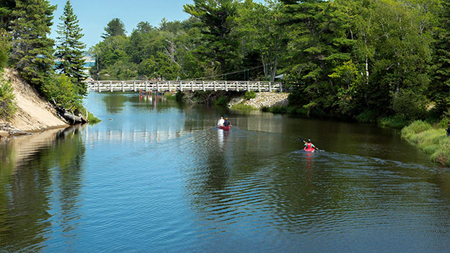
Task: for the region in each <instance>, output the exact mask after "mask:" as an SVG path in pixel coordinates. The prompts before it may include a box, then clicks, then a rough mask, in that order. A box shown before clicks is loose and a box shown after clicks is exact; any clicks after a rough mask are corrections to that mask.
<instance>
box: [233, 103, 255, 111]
mask: <svg viewBox="0 0 450 253" xmlns="http://www.w3.org/2000/svg"><path fill="white" fill-rule="evenodd" d="M231 108H232V109H234V110H240V111H252V110H257V109H256V108H255V107H253V106H251V105H244V104H237V105H233V106H232V107H231Z"/></svg>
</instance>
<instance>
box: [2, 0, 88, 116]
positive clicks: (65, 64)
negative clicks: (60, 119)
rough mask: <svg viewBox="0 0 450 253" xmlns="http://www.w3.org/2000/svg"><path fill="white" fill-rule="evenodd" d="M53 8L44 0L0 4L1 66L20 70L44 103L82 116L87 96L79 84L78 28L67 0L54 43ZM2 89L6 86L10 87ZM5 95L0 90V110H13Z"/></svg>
mask: <svg viewBox="0 0 450 253" xmlns="http://www.w3.org/2000/svg"><path fill="white" fill-rule="evenodd" d="M55 9H56V6H54V5H51V4H50V2H49V1H47V0H44V1H31V0H16V1H9V0H8V1H2V2H0V13H1V18H0V34H1V35H2V36H1V38H0V67H1V69H3V68H4V67H9V68H13V69H16V70H18V72H19V74H20V76H21V77H22V78H23V79H24V80H25V81H26V82H27V83H29V84H30V85H31V86H33V87H34V88H35V89H36V90H37V91H38V92H39V93H40V95H42V96H43V97H45V98H46V99H47V100H48V101H50V102H52V103H53V102H55V103H57V104H58V105H60V106H65V107H67V108H71V110H72V111H73V112H74V113H75V114H78V113H82V114H84V113H85V109H84V107H83V104H82V99H83V96H84V95H86V94H87V87H86V85H85V84H84V83H83V80H84V79H85V78H86V74H84V70H85V69H84V67H83V64H84V60H83V49H84V48H85V45H84V44H83V43H82V42H81V38H82V36H83V35H82V33H81V31H82V29H81V28H80V27H79V26H78V18H77V16H76V15H75V14H74V12H73V8H72V6H71V4H70V1H67V2H66V4H65V7H64V12H63V14H62V16H61V17H60V21H61V23H60V24H59V25H58V28H57V33H58V37H57V43H56V44H55V41H54V40H53V39H51V38H49V34H50V27H51V26H52V24H53V12H54V11H55ZM55 48H56V50H55ZM55 60H56V63H57V64H56V68H55ZM2 87H3V89H6V90H8V89H7V87H8V85H2ZM5 94H6V95H5ZM7 94H9V93H5V92H3V93H2V94H0V100H2V101H7V105H3V106H2V109H3V108H13V99H8V95H7ZM12 113H13V111H11V113H9V115H10V116H11V114H12Z"/></svg>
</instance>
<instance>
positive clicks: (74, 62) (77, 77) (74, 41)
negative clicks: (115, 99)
mask: <svg viewBox="0 0 450 253" xmlns="http://www.w3.org/2000/svg"><path fill="white" fill-rule="evenodd" d="M60 20H61V21H62V22H61V23H60V24H58V30H57V33H58V35H59V36H57V37H56V39H57V45H56V53H55V57H56V58H57V59H58V61H59V63H58V65H57V66H56V70H57V72H58V73H62V74H65V75H66V76H68V77H70V79H71V80H72V82H73V83H74V84H75V85H76V86H77V87H78V93H79V94H80V95H86V94H87V87H86V84H85V83H83V80H84V79H85V78H86V74H85V73H84V70H85V67H84V59H83V49H84V48H86V45H85V44H84V43H83V42H81V41H80V39H81V38H82V37H83V34H82V33H81V31H82V29H81V28H80V27H79V26H78V18H77V16H76V15H75V14H74V13H73V8H72V5H71V4H70V0H68V1H67V2H66V5H65V7H64V13H63V14H62V16H61V17H60Z"/></svg>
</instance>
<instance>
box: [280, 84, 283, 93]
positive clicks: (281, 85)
mask: <svg viewBox="0 0 450 253" xmlns="http://www.w3.org/2000/svg"><path fill="white" fill-rule="evenodd" d="M280 92H283V84H282V83H280Z"/></svg>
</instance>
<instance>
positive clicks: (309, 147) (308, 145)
mask: <svg viewBox="0 0 450 253" xmlns="http://www.w3.org/2000/svg"><path fill="white" fill-rule="evenodd" d="M315 149H316V147H315V146H314V144H312V143H311V139H308V141H305V148H304V150H305V151H309V152H313V151H314V150H315Z"/></svg>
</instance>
